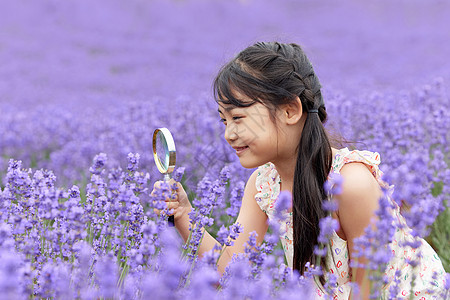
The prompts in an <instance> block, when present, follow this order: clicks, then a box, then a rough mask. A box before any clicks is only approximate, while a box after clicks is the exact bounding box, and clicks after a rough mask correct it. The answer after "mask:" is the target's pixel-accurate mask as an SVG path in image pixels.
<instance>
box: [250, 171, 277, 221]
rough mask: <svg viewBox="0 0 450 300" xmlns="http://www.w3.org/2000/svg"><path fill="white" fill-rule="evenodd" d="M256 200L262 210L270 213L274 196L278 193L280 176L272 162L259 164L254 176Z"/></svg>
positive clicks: (274, 199) (272, 209)
mask: <svg viewBox="0 0 450 300" xmlns="http://www.w3.org/2000/svg"><path fill="white" fill-rule="evenodd" d="M256 190H257V191H258V192H257V193H256V195H255V199H256V202H257V203H258V205H259V207H260V208H261V210H262V211H263V212H265V213H266V214H267V215H271V214H272V213H273V211H274V205H275V202H276V198H277V197H278V194H279V193H280V176H279V175H278V172H277V170H276V168H275V165H274V164H272V163H270V162H269V163H266V164H264V165H262V166H260V167H259V168H258V170H257V176H256Z"/></svg>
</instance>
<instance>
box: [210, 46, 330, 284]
mask: <svg viewBox="0 0 450 300" xmlns="http://www.w3.org/2000/svg"><path fill="white" fill-rule="evenodd" d="M320 88H321V85H320V82H319V79H318V78H317V76H316V74H315V73H314V70H313V67H312V65H311V63H310V61H309V60H308V58H307V57H306V55H305V53H304V52H303V50H302V49H301V47H300V46H299V45H297V44H281V43H278V42H271V43H264V42H260V43H256V44H254V45H253V46H250V47H248V48H246V49H245V50H243V51H242V52H240V53H239V54H238V55H237V56H236V57H235V58H234V59H233V60H232V61H231V62H229V63H228V64H226V65H225V66H224V67H223V68H222V69H221V70H220V72H219V74H218V75H217V77H216V79H215V80H214V96H215V99H216V101H217V102H221V103H225V104H231V105H234V106H238V107H248V106H251V105H253V104H254V103H256V102H260V103H262V104H264V105H265V106H267V107H268V108H269V110H270V111H271V117H272V119H274V111H275V110H276V108H277V106H279V105H281V104H287V103H291V102H293V101H295V100H296V97H297V96H298V97H299V98H300V101H301V103H302V109H303V113H308V111H310V110H318V112H315V113H308V115H307V117H306V120H305V124H304V127H303V131H302V135H301V138H300V141H299V142H298V148H297V153H298V154H297V155H298V156H297V162H296V166H295V174H294V185H293V189H292V191H293V201H292V202H293V204H292V205H293V229H294V236H293V238H294V259H293V268H294V270H298V271H299V272H300V274H303V273H304V271H305V270H304V266H305V264H306V263H307V262H311V263H314V261H315V260H314V258H315V255H314V246H316V245H317V244H318V242H317V238H318V236H319V231H320V229H319V220H320V219H321V218H323V217H324V216H325V215H326V214H325V211H324V210H323V208H322V202H323V201H324V200H325V199H326V193H325V191H324V188H323V185H324V183H325V181H326V180H327V177H328V174H329V172H330V170H331V164H332V151H331V144H330V141H329V138H328V136H327V133H326V130H325V127H324V123H325V121H326V120H327V112H326V110H325V105H324V102H323V98H322V94H321V91H320ZM235 91H237V92H239V93H240V94H243V95H246V96H247V97H248V98H249V99H252V100H251V101H248V100H247V101H243V100H240V99H238V98H237V97H236V96H235V93H234V92H235ZM321 265H322V266H325V258H324V257H322V260H321ZM320 279H321V282H322V283H323V282H324V277H323V276H322V277H321V278H320Z"/></svg>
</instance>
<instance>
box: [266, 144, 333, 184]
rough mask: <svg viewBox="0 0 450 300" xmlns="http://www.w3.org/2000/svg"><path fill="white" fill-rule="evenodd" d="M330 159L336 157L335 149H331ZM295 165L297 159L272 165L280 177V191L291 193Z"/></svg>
mask: <svg viewBox="0 0 450 300" xmlns="http://www.w3.org/2000/svg"><path fill="white" fill-rule="evenodd" d="M331 151H332V157H333V160H334V157H335V156H336V153H337V151H338V150H337V149H335V148H331ZM296 163H297V157H293V158H291V159H289V160H284V161H280V162H276V163H274V165H275V168H276V170H277V172H278V175H279V176H280V180H281V183H280V191H289V192H291V193H292V186H293V185H294V173H295V164H296Z"/></svg>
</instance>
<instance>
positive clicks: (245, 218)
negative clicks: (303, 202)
mask: <svg viewBox="0 0 450 300" xmlns="http://www.w3.org/2000/svg"><path fill="white" fill-rule="evenodd" d="M256 175H257V172H256V171H255V172H253V174H252V175H251V176H250V178H249V179H248V181H247V184H246V186H245V190H244V196H243V198H242V205H241V209H240V211H239V215H238V217H237V220H236V222H237V223H239V224H241V225H242V226H243V228H244V230H243V232H242V233H241V234H239V237H238V238H237V239H236V241H234V245H233V246H229V247H226V248H225V249H224V252H223V254H222V256H221V257H220V259H219V261H218V264H217V265H218V270H219V271H220V272H221V273H223V272H224V271H225V267H226V266H227V265H228V263H229V262H230V260H231V258H232V257H233V254H236V253H243V252H244V249H245V244H246V242H247V241H248V238H249V236H250V233H251V232H252V231H255V232H256V233H257V234H258V237H257V242H258V243H262V241H263V239H264V235H265V234H266V232H267V229H268V225H267V215H266V214H265V213H264V212H263V211H262V210H261V208H260V207H259V205H258V203H256V200H255V195H256V193H257V190H256ZM177 194H178V199H177V200H178V204H174V205H173V206H172V207H170V206H169V208H174V210H175V212H174V221H175V227H176V229H177V230H178V232H179V233H180V235H181V237H182V238H183V240H184V241H185V242H186V241H187V239H188V237H189V215H188V213H189V212H190V211H191V208H192V206H191V204H190V203H189V200H188V198H187V195H186V192H185V191H184V189H183V187H182V186H181V184H179V183H178V192H177ZM175 202H177V201H175ZM216 244H217V245H219V246H220V247H221V248H222V246H221V245H220V244H219V243H218V242H217V241H216V239H215V238H214V237H212V236H211V235H210V234H209V233H208V232H207V231H205V236H204V237H203V240H202V243H201V244H200V246H199V249H198V254H199V255H200V256H202V255H203V254H204V253H205V252H207V251H210V250H211V249H212V248H213V247H214V245H216Z"/></svg>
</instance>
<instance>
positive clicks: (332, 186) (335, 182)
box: [323, 172, 343, 195]
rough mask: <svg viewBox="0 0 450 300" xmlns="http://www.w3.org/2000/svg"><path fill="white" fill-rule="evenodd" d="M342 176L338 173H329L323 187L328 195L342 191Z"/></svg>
mask: <svg viewBox="0 0 450 300" xmlns="http://www.w3.org/2000/svg"><path fill="white" fill-rule="evenodd" d="M342 183H343V178H342V176H341V175H340V174H338V173H334V172H332V173H330V175H329V176H328V180H327V181H325V184H324V186H323V187H324V189H325V192H326V193H327V194H329V195H339V194H341V193H342Z"/></svg>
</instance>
